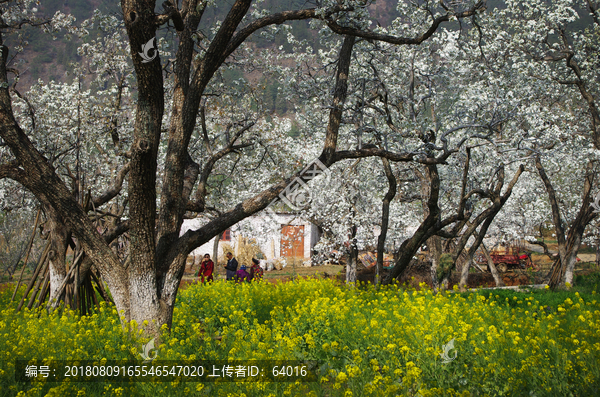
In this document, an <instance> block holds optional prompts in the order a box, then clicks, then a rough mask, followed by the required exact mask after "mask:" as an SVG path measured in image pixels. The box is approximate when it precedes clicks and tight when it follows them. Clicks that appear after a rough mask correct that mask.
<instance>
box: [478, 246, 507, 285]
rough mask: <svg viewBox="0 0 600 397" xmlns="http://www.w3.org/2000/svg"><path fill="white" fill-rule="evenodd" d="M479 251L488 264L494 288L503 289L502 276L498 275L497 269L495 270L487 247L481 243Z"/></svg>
mask: <svg viewBox="0 0 600 397" xmlns="http://www.w3.org/2000/svg"><path fill="white" fill-rule="evenodd" d="M481 251H483V255H485V259H486V261H487V263H488V267H489V268H490V273H492V277H493V278H494V281H495V282H496V287H504V281H503V280H502V275H500V273H498V269H496V265H495V264H494V260H493V259H492V256H491V255H490V252H489V251H488V249H487V247H486V246H485V244H484V243H483V242H481Z"/></svg>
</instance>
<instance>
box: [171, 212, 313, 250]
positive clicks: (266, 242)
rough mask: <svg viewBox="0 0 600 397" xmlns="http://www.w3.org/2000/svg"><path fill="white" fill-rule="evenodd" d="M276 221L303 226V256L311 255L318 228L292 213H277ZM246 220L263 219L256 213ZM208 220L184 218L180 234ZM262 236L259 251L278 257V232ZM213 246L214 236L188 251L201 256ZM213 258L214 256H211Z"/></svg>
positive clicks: (233, 239)
mask: <svg viewBox="0 0 600 397" xmlns="http://www.w3.org/2000/svg"><path fill="white" fill-rule="evenodd" d="M276 216H277V219H276V221H277V222H278V223H279V224H280V225H294V226H300V225H303V226H304V257H305V258H307V259H309V258H310V256H311V250H312V247H314V246H315V244H316V243H317V242H318V239H319V236H318V230H317V227H316V226H315V225H313V224H312V223H310V222H308V221H305V220H302V219H299V218H297V217H295V216H293V215H288V214H277V215H276ZM247 221H248V222H250V223H252V224H255V225H256V226H258V225H259V224H263V223H264V222H265V220H264V219H263V217H262V216H260V215H257V216H253V217H251V218H249V219H248V220H247ZM207 222H208V220H207V219H204V218H195V219H184V221H183V225H182V226H181V231H180V235H183V234H184V233H185V232H187V231H188V230H196V229H198V228H200V227H201V226H203V225H204V224H205V223H207ZM236 229H237V228H236V227H235V226H233V227H232V228H231V241H229V242H228V243H229V244H231V247H232V249H234V250H235V245H236V242H237V235H238V232H237V231H236ZM259 229H260V228H259V227H256V228H255V230H259ZM245 237H248V238H253V237H254V236H245ZM261 237H262V238H259V239H257V241H258V244H259V246H260V249H261V251H262V252H263V253H264V254H265V256H266V259H275V258H279V257H280V254H281V234H280V232H275V231H272V232H270V233H269V235H266V236H261ZM222 243H223V241H219V255H220V256H221V255H223V249H222ZM213 247H214V238H212V239H211V240H210V241H209V242H207V243H205V244H203V245H201V246H200V247H198V248H196V249H195V250H194V251H192V252H191V253H190V255H194V256H196V255H199V256H202V255H204V254H207V253H208V254H210V256H211V257H212V255H213ZM213 259H214V258H213Z"/></svg>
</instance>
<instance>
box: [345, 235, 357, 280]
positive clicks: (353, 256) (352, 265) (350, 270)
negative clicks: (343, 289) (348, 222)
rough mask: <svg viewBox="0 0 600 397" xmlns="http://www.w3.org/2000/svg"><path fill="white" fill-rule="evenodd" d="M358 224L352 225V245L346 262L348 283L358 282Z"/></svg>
mask: <svg viewBox="0 0 600 397" xmlns="http://www.w3.org/2000/svg"><path fill="white" fill-rule="evenodd" d="M356 229H357V228H356V226H352V231H351V233H350V245H349V247H348V263H347V264H346V284H354V283H356V264H357V262H358V249H357V247H356Z"/></svg>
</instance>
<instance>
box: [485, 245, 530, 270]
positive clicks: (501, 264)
mask: <svg viewBox="0 0 600 397" xmlns="http://www.w3.org/2000/svg"><path fill="white" fill-rule="evenodd" d="M519 248H520V247H517V246H511V247H506V251H505V253H500V251H499V250H495V251H492V252H491V253H490V257H491V258H492V261H493V262H494V265H495V266H496V269H497V270H498V272H499V273H504V272H506V271H507V270H508V269H515V268H518V269H537V267H536V266H535V264H534V263H533V261H532V260H531V254H529V253H526V254H521V255H519ZM476 261H477V263H478V264H479V265H483V266H487V259H486V257H485V255H483V254H479V255H477V257H476ZM488 270H489V269H488Z"/></svg>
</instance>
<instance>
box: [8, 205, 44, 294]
mask: <svg viewBox="0 0 600 397" xmlns="http://www.w3.org/2000/svg"><path fill="white" fill-rule="evenodd" d="M40 212H42V206H40V208H39V209H38V212H37V215H36V216H35V225H33V232H32V233H31V238H30V239H29V247H28V248H27V254H26V255H25V261H24V263H23V269H21V274H20V275H19V281H17V285H16V286H15V291H14V292H13V294H12V298H10V301H11V302H12V301H14V300H15V296H16V295H17V290H18V289H19V286H20V285H21V280H22V279H23V273H24V272H25V268H26V267H27V260H28V259H29V253H30V252H31V247H32V246H33V239H34V238H35V231H36V230H37V226H38V222H39V220H40ZM48 243H50V242H49V241H48Z"/></svg>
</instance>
